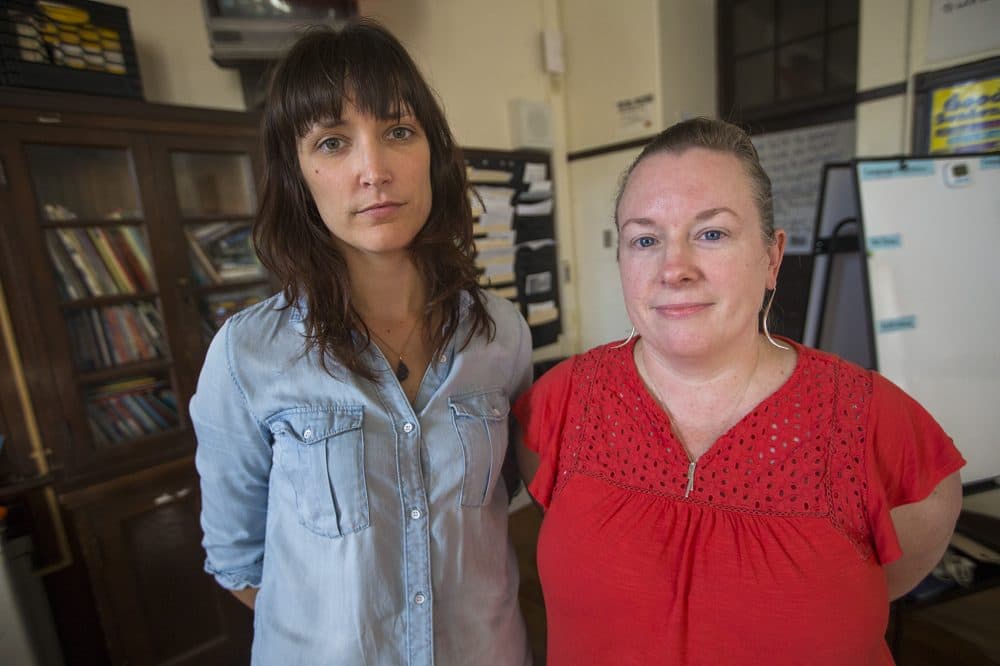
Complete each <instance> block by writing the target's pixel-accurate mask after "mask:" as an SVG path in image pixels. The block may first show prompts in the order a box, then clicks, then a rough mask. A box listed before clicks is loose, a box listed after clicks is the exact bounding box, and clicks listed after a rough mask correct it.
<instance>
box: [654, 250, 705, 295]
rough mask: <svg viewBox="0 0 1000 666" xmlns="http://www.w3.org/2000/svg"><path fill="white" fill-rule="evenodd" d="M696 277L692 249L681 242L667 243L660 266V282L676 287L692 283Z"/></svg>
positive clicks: (696, 270)
mask: <svg viewBox="0 0 1000 666" xmlns="http://www.w3.org/2000/svg"><path fill="white" fill-rule="evenodd" d="M697 277H698V267H697V265H696V263H695V260H694V251H693V248H692V247H691V246H690V245H689V244H688V243H686V242H683V241H678V242H673V243H667V244H666V246H665V247H664V249H663V261H662V262H661V264H660V281H661V282H662V283H663V284H665V285H670V286H678V285H683V284H686V283H688V282H693V281H694V280H696V279H697Z"/></svg>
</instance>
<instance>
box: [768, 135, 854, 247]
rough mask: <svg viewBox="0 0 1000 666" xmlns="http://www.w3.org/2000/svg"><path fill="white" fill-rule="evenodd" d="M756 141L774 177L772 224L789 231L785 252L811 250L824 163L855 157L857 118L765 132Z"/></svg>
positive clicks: (772, 178)
mask: <svg viewBox="0 0 1000 666" xmlns="http://www.w3.org/2000/svg"><path fill="white" fill-rule="evenodd" d="M753 144H754V146H755V147H756V148H757V153H758V154H759V155H760V162H761V164H762V165H763V167H764V171H766V172H767V175H768V176H770V177H771V191H772V195H773V197H774V226H775V227H778V228H780V229H784V230H785V233H787V234H788V244H787V245H786V247H785V252H786V253H788V254H810V253H812V247H813V240H814V239H813V236H814V231H815V226H816V206H817V204H818V203H819V190H820V179H821V178H822V176H823V165H824V164H826V163H827V162H843V161H845V160H849V159H851V157H853V156H854V121H846V122H840V123H829V124H826V125H814V126H812V127H805V128H802V129H795V130H788V131H785V132H772V133H770V134H761V135H760V136H757V137H754V138H753Z"/></svg>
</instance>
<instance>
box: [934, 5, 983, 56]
mask: <svg viewBox="0 0 1000 666" xmlns="http://www.w3.org/2000/svg"><path fill="white" fill-rule="evenodd" d="M998 25H1000V2H997V0H932V1H931V3H930V16H929V17H928V20H927V44H926V48H925V52H924V60H925V61H926V62H928V63H933V62H940V61H942V60H950V59H955V58H962V57H965V56H969V55H973V54H975V53H984V52H987V51H992V50H994V49H997V48H1000V30H997V26H998Z"/></svg>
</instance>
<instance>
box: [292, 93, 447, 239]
mask: <svg viewBox="0 0 1000 666" xmlns="http://www.w3.org/2000/svg"><path fill="white" fill-rule="evenodd" d="M298 157H299V168H300V169H301V170H302V177H303V178H304V179H305V182H306V185H307V186H308V187H309V192H310V193H311V194H312V197H313V200H314V201H315V202H316V208H317V209H318V210H319V214H320V216H321V217H322V218H323V222H324V223H325V224H326V227H327V228H328V229H329V230H330V233H331V234H333V237H334V239H335V241H336V243H337V245H338V247H339V248H340V250H341V251H342V252H344V254H345V256H346V257H348V258H349V259H350V258H351V257H352V256H354V257H357V256H360V255H372V254H385V253H393V252H399V251H402V250H405V249H406V248H407V247H408V246H409V244H410V242H411V241H412V240H413V238H414V237H415V236H416V235H417V232H419V231H420V229H421V228H422V227H423V226H424V223H425V222H426V221H427V217H428V216H429V215H430V212H431V201H432V194H431V153H430V145H429V144H428V142H427V137H426V135H425V134H424V130H423V127H421V126H420V123H419V122H418V121H417V119H416V118H415V117H413V116H412V115H410V114H409V113H408V112H404V113H403V115H402V116H401V117H400V118H399V119H398V120H397V119H395V118H390V119H388V120H380V119H378V118H374V117H372V116H369V115H365V114H362V113H360V112H358V110H357V109H356V108H355V107H354V105H353V104H349V103H348V104H344V108H343V115H342V116H341V117H340V118H337V119H334V120H331V121H330V122H326V123H322V122H318V123H314V124H313V126H312V127H311V128H310V130H309V131H308V132H307V133H306V135H305V136H304V137H302V138H301V139H299V142H298Z"/></svg>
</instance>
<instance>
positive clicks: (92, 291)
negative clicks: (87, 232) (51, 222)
mask: <svg viewBox="0 0 1000 666" xmlns="http://www.w3.org/2000/svg"><path fill="white" fill-rule="evenodd" d="M55 233H56V235H57V236H58V237H59V242H60V243H62V246H63V247H64V248H65V249H66V253H67V254H68V255H69V257H70V260H71V261H72V262H73V265H74V266H76V269H77V271H78V272H79V274H80V277H81V279H82V280H83V283H84V284H86V285H87V292H88V294H87V295H88V296H104V295H105V294H106V292H105V291H104V287H103V285H102V284H101V282H100V281H99V280H98V279H97V274H96V273H95V272H94V270H93V269H92V268H91V266H90V264H89V263H88V261H87V257H86V255H85V254H84V252H83V248H82V247H80V245H79V243H78V241H77V238H76V236H75V235H74V234H73V230H72V229H56V230H55Z"/></svg>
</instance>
